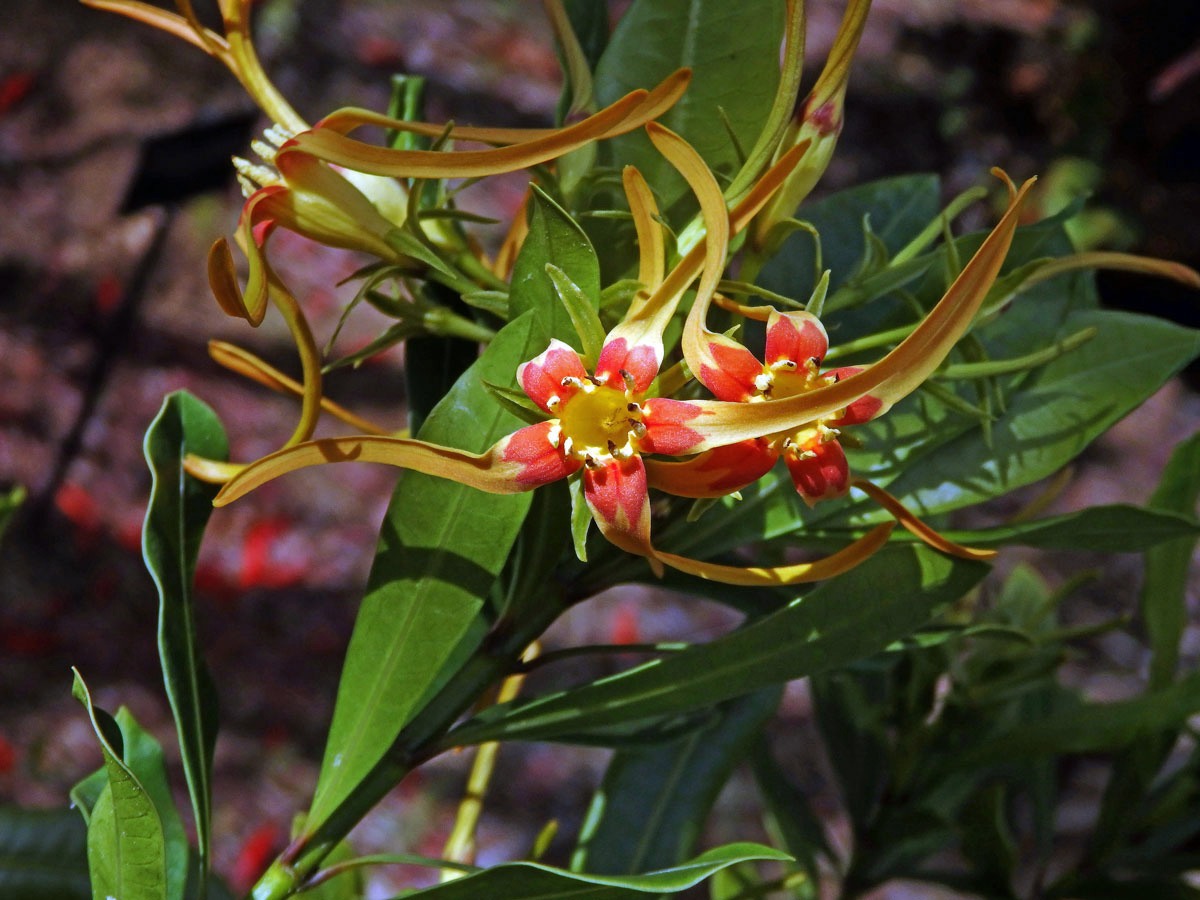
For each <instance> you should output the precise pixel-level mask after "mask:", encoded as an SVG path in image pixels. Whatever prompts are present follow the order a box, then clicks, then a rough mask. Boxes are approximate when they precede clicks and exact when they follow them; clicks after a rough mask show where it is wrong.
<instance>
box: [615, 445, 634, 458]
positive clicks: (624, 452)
mask: <svg viewBox="0 0 1200 900" xmlns="http://www.w3.org/2000/svg"><path fill="white" fill-rule="evenodd" d="M635 453H637V451H636V450H634V449H633V447H632V446H630V445H629V444H626V445H625V446H624V447H622V448H621V449H620V450H614V451H613V456H615V457H616V458H617V459H632V458H633V455H634V454H635Z"/></svg>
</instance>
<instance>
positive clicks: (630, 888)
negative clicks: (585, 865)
mask: <svg viewBox="0 0 1200 900" xmlns="http://www.w3.org/2000/svg"><path fill="white" fill-rule="evenodd" d="M788 858H789V857H788V856H787V854H785V853H780V852H779V851H778V850H774V849H772V848H771V847H764V846H762V845H761V844H750V843H743V844H727V845H725V846H724V847H717V848H715V849H713V850H709V851H708V852H706V853H702V854H700V855H699V856H697V857H696V858H695V859H693V860H691V861H690V862H687V863H683V864H682V865H678V866H672V867H671V868H669V869H663V870H661V871H658V872H647V873H646V874H644V875H621V876H614V875H589V874H583V873H580V872H568V871H566V870H565V869H556V868H553V867H551V866H543V865H540V864H537V863H505V864H503V865H499V866H493V867H492V868H490V869H484V870H483V871H482V872H478V873H476V874H474V875H467V876H465V877H463V878H458V879H455V880H454V881H450V882H447V883H446V884H441V885H438V886H436V887H431V888H426V889H425V890H423V891H414V892H413V893H411V894H405V898H406V900H414V898H421V900H426V898H427V900H480V898H485V897H486V898H487V900H532V898H544V900H550V898H553V900H626V898H630V897H636V896H637V895H638V894H674V893H676V892H677V891H683V890H687V889H688V888H690V887H692V886H693V885H697V884H699V883H700V882H702V881H703V880H704V879H706V878H708V877H709V876H711V875H712V874H713V873H714V872H719V871H720V870H721V869H724V868H725V867H726V866H732V865H736V864H737V863H740V862H747V861H749V860H787V859H788Z"/></svg>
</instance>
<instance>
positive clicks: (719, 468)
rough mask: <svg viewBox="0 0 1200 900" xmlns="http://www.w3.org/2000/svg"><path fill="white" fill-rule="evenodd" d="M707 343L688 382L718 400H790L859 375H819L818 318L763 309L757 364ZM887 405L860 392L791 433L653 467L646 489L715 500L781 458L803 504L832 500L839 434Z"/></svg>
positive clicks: (840, 474) (840, 489) (732, 346)
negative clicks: (761, 346) (762, 342)
mask: <svg viewBox="0 0 1200 900" xmlns="http://www.w3.org/2000/svg"><path fill="white" fill-rule="evenodd" d="M711 338H713V340H710V343H709V349H708V351H707V352H706V353H703V354H702V355H701V356H700V366H699V369H698V370H697V371H696V377H697V378H698V379H699V381H700V382H701V383H702V384H703V385H704V386H705V387H707V388H708V389H709V390H710V391H712V393H713V394H714V395H716V397H717V398H718V399H719V400H727V401H733V402H739V403H761V402H763V401H765V400H771V399H785V398H789V397H797V396H801V395H803V394H806V393H809V392H810V391H813V390H816V389H817V388H820V387H825V386H828V385H834V384H837V383H838V382H839V381H841V380H842V379H843V378H848V377H850V376H853V375H857V374H859V373H860V372H862V369H861V368H857V367H844V368H840V369H831V370H830V371H828V372H824V373H822V372H821V370H820V367H821V362H822V360H823V359H824V358H825V354H826V352H828V350H829V338H828V335H827V334H826V332H825V327H824V326H823V325H822V324H821V320H820V319H818V318H817V317H816V316H814V315H813V314H811V313H808V312H784V313H781V312H778V311H777V310H774V309H772V310H771V311H770V317H769V319H768V321H767V334H766V338H767V340H766V352H765V354H764V361H763V362H759V361H758V360H757V359H756V358H755V357H754V355H753V354H751V353H750V351H749V350H747V349H746V348H745V347H743V346H741V345H740V344H738V343H737V342H736V341H733V340H731V339H729V338H725V337H724V336H718V335H711ZM889 406H890V404H889V403H887V402H885V401H884V400H882V399H880V398H878V397H874V396H872V395H871V394H866V395H864V396H862V397H859V398H858V399H857V400H854V401H853V402H851V403H849V404H848V405H847V406H846V407H845V408H843V409H838V410H834V411H833V412H831V413H829V414H827V415H824V416H818V417H816V418H814V419H812V420H810V421H807V422H804V423H801V424H800V425H799V426H798V427H795V428H793V429H791V430H787V431H781V432H778V433H776V434H771V435H764V436H762V437H756V438H750V439H747V440H744V441H740V442H738V443H736V444H731V445H727V446H723V447H718V448H715V449H713V450H709V451H707V452H706V453H704V454H701V455H700V456H698V457H694V458H693V459H691V460H688V461H686V462H655V463H652V465H651V484H652V485H653V486H654V487H659V488H662V489H663V490H666V491H669V492H671V493H674V494H681V495H683V496H688V497H718V496H723V495H725V494H728V493H731V492H733V491H736V490H739V489H741V488H743V487H745V486H746V485H748V484H750V483H751V482H754V481H757V480H758V478H759V477H760V476H762V475H763V474H765V473H766V472H767V471H768V470H769V469H770V468H771V467H772V466H773V465H774V464H775V461H776V460H777V459H779V458H780V457H781V456H782V457H783V460H784V462H785V463H786V464H787V467H788V471H789V472H790V473H791V475H792V481H793V483H794V484H795V486H796V490H797V492H798V493H799V494H800V496H801V497H802V498H803V499H804V501H805V502H806V503H807V504H808V505H809V506H812V505H813V504H814V503H816V502H817V501H818V500H824V499H827V498H831V497H840V496H842V495H844V494H845V493H846V492H847V491H849V489H850V470H849V466H848V465H847V463H846V454H845V453H844V452H843V450H842V446H841V444H840V443H839V442H838V435H839V431H840V429H841V428H844V427H846V426H848V425H859V424H861V423H863V422H868V421H870V420H871V419H873V418H875V417H876V416H878V415H881V414H882V413H884V412H886V411H887V409H888V407H889Z"/></svg>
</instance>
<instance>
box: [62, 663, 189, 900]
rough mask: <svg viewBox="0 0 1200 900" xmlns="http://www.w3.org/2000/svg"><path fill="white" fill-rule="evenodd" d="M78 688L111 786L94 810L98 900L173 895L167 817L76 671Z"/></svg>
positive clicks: (157, 899) (92, 857)
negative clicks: (169, 880) (169, 884)
mask: <svg viewBox="0 0 1200 900" xmlns="http://www.w3.org/2000/svg"><path fill="white" fill-rule="evenodd" d="M73 693H74V694H75V697H76V699H78V700H79V702H80V703H82V704H83V705H84V707H85V708H86V709H87V711H88V715H89V717H90V718H91V720H92V728H93V729H94V730H95V732H96V738H97V739H98V740H99V741H100V749H101V751H102V752H103V753H104V768H105V770H106V771H107V772H108V786H107V787H106V788H105V789H104V790H103V792H101V794H100V798H99V800H97V802H96V805H95V807H93V809H92V817H91V822H90V823H89V825H88V838H87V847H88V849H87V856H88V871H89V872H90V873H91V881H92V897H93V900H106V898H108V897H120V898H121V900H167V857H166V845H165V841H164V838H163V825H162V820H161V819H160V818H159V814H158V810H157V809H156V808H155V804H154V801H153V799H152V798H151V796H150V794H149V792H148V791H147V790H146V788H145V786H144V785H143V784H142V783H141V781H139V780H138V778H137V776H136V775H134V773H133V771H132V770H131V769H130V767H129V766H128V765H127V764H126V763H125V762H124V761H123V760H122V751H121V748H120V747H119V746H117V747H114V746H113V743H112V742H113V741H114V740H116V741H118V742H120V741H121V730H120V728H119V726H118V725H117V723H116V722H115V721H114V720H113V719H112V717H111V716H109V715H108V714H107V713H106V712H104V711H103V710H102V709H99V708H97V707H94V706H93V705H92V699H91V696H90V695H89V693H88V689H87V686H86V685H85V684H84V683H83V679H82V678H81V677H80V676H79V673H78V672H76V673H75V685H74V688H73Z"/></svg>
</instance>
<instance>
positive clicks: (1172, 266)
mask: <svg viewBox="0 0 1200 900" xmlns="http://www.w3.org/2000/svg"><path fill="white" fill-rule="evenodd" d="M1077 269H1116V270H1119V271H1124V272H1139V273H1141V274H1143V275H1155V276H1158V277H1159V278H1170V279H1171V280H1172V281H1178V282H1179V283H1180V284H1186V285H1187V286H1188V287H1191V288H1197V289H1200V273H1198V272H1197V271H1196V270H1195V269H1193V268H1191V267H1190V266H1185V265H1184V264H1183V263H1177V262H1174V261H1172V260H1169V259H1156V258H1155V257H1153V256H1138V255H1137V254H1136V253H1117V252H1114V251H1111V250H1094V251H1090V252H1085V253H1076V254H1073V255H1072V256H1064V257H1061V258H1059V259H1050V260H1047V261H1046V262H1045V263H1043V264H1042V265H1040V266H1038V267H1037V268H1036V269H1034V270H1033V272H1031V273H1030V275H1029V277H1028V278H1026V279H1025V281H1024V283H1023V284H1022V285H1021V287H1022V288H1027V287H1032V286H1033V285H1035V284H1038V283H1039V282H1042V281H1047V280H1048V279H1051V278H1054V277H1055V276H1056V275H1062V274H1063V273H1064V272H1073V271H1075V270H1077Z"/></svg>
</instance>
